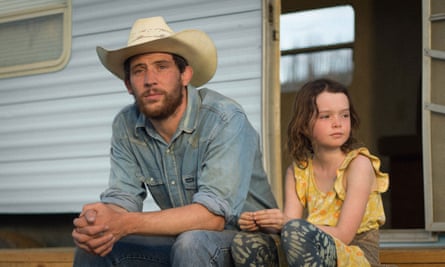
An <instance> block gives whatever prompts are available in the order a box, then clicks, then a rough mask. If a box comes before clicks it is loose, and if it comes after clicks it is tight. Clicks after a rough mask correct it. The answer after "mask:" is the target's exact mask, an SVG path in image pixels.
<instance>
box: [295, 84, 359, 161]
mask: <svg viewBox="0 0 445 267" xmlns="http://www.w3.org/2000/svg"><path fill="white" fill-rule="evenodd" d="M322 92H329V93H342V94H344V95H346V97H347V99H348V102H349V112H350V120H351V133H350V135H349V138H348V140H347V141H346V142H345V143H344V144H343V145H342V146H341V150H342V151H343V152H348V151H350V150H352V149H354V148H357V147H360V146H362V144H361V143H359V142H358V140H357V139H356V138H355V136H354V134H353V133H354V132H355V131H356V130H357V129H358V127H359V123H360V121H359V117H358V115H357V113H356V111H355V109H354V106H353V105H352V102H351V98H350V96H349V93H348V90H347V88H346V87H345V86H344V85H342V84H341V83H338V82H336V81H333V80H330V79H317V80H313V81H310V82H307V83H306V84H304V85H303V86H302V87H301V89H300V90H299V91H298V92H297V95H296V97H295V102H294V105H293V115H292V118H291V120H290V122H289V125H288V128H287V135H288V142H287V147H288V150H289V153H290V156H291V157H292V159H293V160H295V162H296V163H297V164H298V165H299V167H301V168H305V167H306V166H307V161H308V160H309V159H310V158H311V157H312V155H313V153H314V150H313V147H312V138H311V136H312V129H313V126H314V123H315V118H316V117H317V116H318V112H319V111H318V108H317V102H316V100H317V96H318V95H319V94H321V93H322Z"/></svg>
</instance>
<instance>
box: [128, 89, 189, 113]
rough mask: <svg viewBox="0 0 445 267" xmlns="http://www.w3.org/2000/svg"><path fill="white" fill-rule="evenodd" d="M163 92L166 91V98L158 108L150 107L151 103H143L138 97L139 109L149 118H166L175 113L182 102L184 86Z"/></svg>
mask: <svg viewBox="0 0 445 267" xmlns="http://www.w3.org/2000/svg"><path fill="white" fill-rule="evenodd" d="M155 90H156V89H155ZM161 92H163V93H164V98H163V100H162V102H161V104H162V105H161V106H160V107H159V108H157V109H153V108H150V103H141V101H138V99H136V103H137V105H138V107H139V110H140V111H141V112H142V113H143V114H144V115H145V116H146V117H147V118H149V119H153V120H163V119H166V118H168V117H170V116H171V115H172V114H174V113H175V112H176V110H177V109H178V107H179V106H180V105H181V103H182V99H183V97H184V94H183V90H182V87H180V86H178V88H177V90H174V91H173V92H171V93H167V92H165V91H161ZM141 98H142V96H141Z"/></svg>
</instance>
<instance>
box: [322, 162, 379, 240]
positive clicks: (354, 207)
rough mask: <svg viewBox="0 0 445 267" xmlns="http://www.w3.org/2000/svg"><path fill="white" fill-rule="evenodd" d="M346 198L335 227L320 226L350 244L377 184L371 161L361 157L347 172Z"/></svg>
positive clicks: (352, 163)
mask: <svg viewBox="0 0 445 267" xmlns="http://www.w3.org/2000/svg"><path fill="white" fill-rule="evenodd" d="M345 178H346V197H345V201H344V203H343V207H342V209H341V213H340V218H339V220H338V223H337V225H336V226H335V227H329V226H318V227H319V228H320V229H322V230H323V231H325V232H327V233H328V234H331V235H332V236H334V237H336V238H337V239H339V240H341V241H342V242H343V243H345V244H349V243H350V242H351V241H352V240H353V239H354V236H355V234H356V233H357V230H358V228H359V227H360V224H361V222H362V220H363V216H364V214H365V210H366V206H367V204H368V199H369V195H370V194H371V192H372V188H373V186H374V185H375V183H376V176H375V173H374V169H373V168H372V164H371V161H370V160H369V159H368V158H367V157H365V156H363V155H359V156H358V157H357V158H355V159H354V160H353V161H352V162H351V164H350V165H349V167H348V169H347V170H346V172H345Z"/></svg>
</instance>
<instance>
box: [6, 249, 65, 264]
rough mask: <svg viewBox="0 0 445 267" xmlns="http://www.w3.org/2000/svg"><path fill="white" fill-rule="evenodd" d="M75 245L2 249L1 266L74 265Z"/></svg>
mask: <svg viewBox="0 0 445 267" xmlns="http://www.w3.org/2000/svg"><path fill="white" fill-rule="evenodd" d="M73 257H74V247H60V248H28V249H0V267H72V266H73Z"/></svg>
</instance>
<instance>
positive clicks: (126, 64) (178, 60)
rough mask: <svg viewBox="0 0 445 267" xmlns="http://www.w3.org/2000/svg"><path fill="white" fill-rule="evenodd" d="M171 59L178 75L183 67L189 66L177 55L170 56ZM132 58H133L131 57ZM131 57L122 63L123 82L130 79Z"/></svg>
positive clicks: (182, 70) (183, 69)
mask: <svg viewBox="0 0 445 267" xmlns="http://www.w3.org/2000/svg"><path fill="white" fill-rule="evenodd" d="M170 55H172V57H173V61H174V62H175V65H176V66H177V67H178V69H179V73H183V72H184V71H185V67H187V66H188V65H189V64H188V62H187V60H186V59H185V58H183V57H181V56H179V55H176V54H170ZM133 57H134V56H133ZM133 57H129V58H127V60H125V62H124V73H125V80H127V81H128V80H129V79H130V62H131V60H132V59H133Z"/></svg>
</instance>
